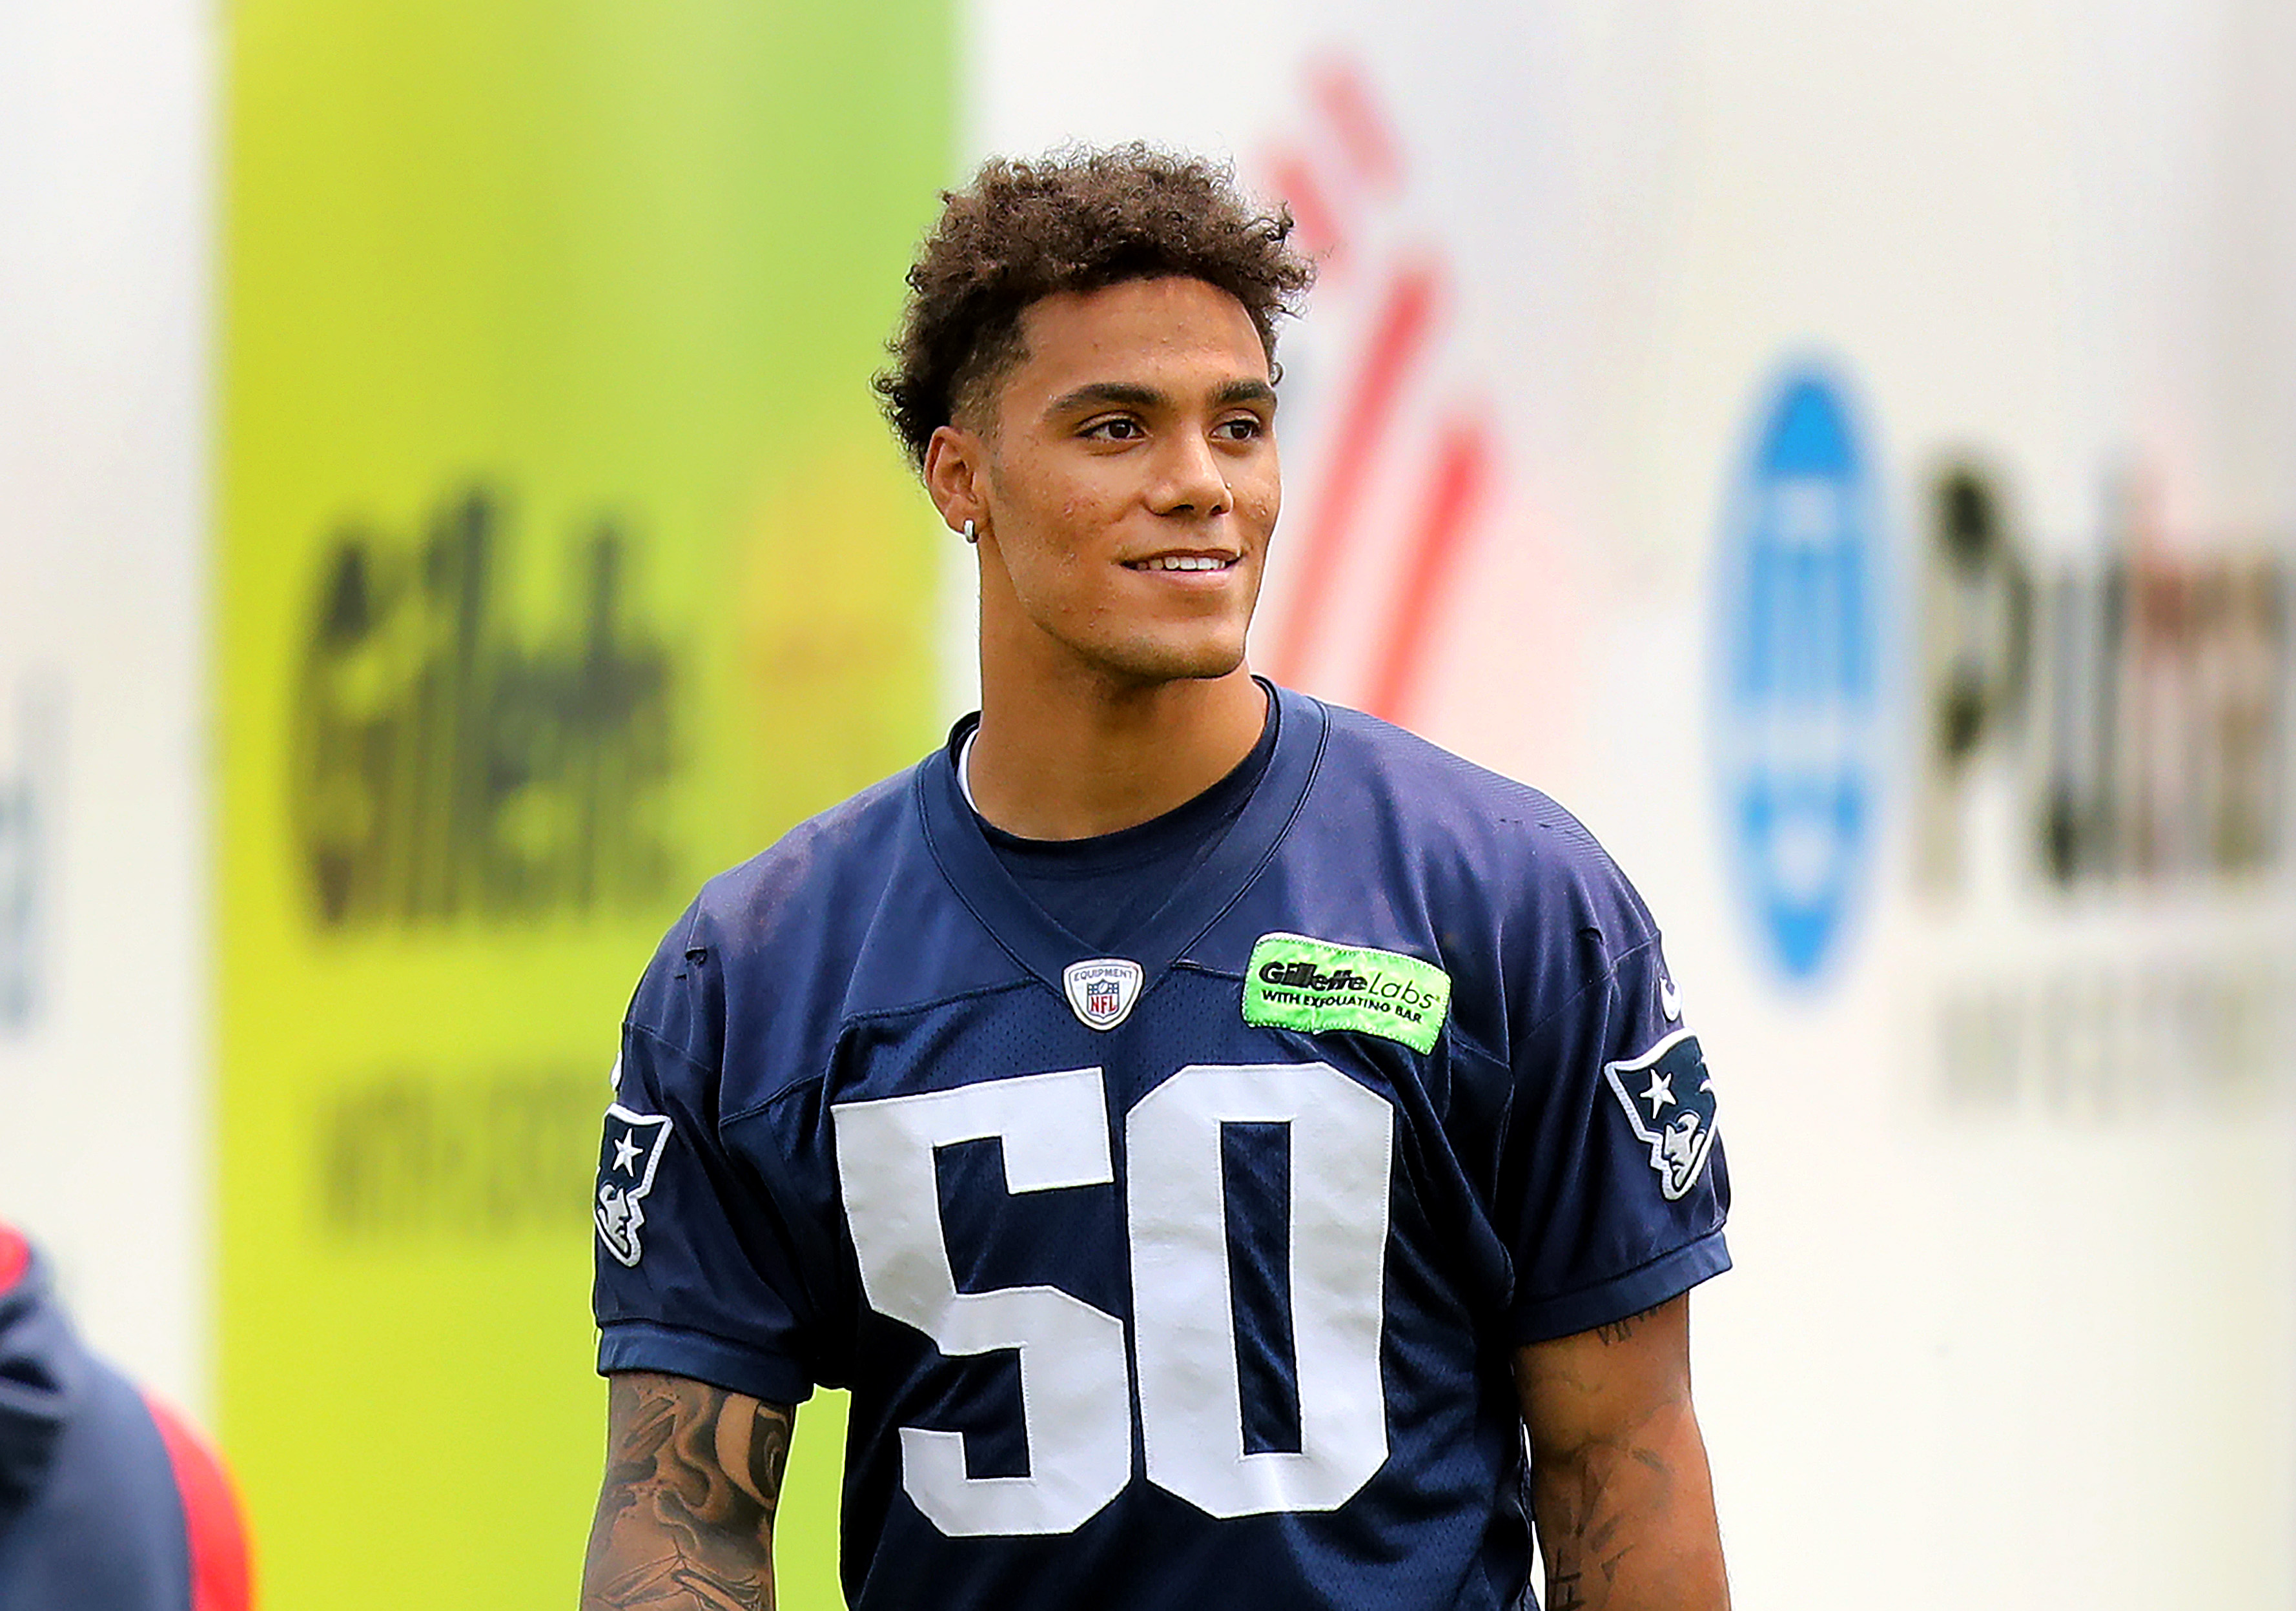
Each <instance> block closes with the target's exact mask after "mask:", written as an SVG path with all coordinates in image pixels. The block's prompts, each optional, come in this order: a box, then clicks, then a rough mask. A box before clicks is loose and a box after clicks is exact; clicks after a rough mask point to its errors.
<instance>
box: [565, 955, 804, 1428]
mask: <svg viewBox="0 0 2296 1611" xmlns="http://www.w3.org/2000/svg"><path fill="white" fill-rule="evenodd" d="M660 966H667V964H665V963H658V964H657V967H660ZM651 983H652V981H651V980H650V981H649V984H651ZM648 988H649V986H648V985H641V987H640V990H639V998H640V1001H641V1002H644V999H646V997H647V994H648ZM718 1087H719V1081H718V1077H717V1070H716V1069H715V1068H714V1067H712V1066H710V1065H709V1063H708V1062H706V1061H704V1060H702V1059H699V1058H697V1057H695V1056H693V1055H691V1054H690V1053H688V1052H686V1051H684V1050H681V1049H680V1048H677V1047H676V1046H674V1045H672V1044H671V1043H670V1042H669V1040H667V1039H665V1038H664V1037H663V1036H662V1035H660V1034H659V1033H657V1032H654V1031H652V1030H651V1029H649V1028H647V1027H645V1026H644V1024H642V1023H637V1022H635V1021H633V1022H632V1023H629V1024H627V1025H626V1026H625V1027H624V1030H623V1033H622V1051H621V1060H620V1063H619V1065H618V1067H617V1071H616V1074H615V1089H614V1098H613V1101H612V1104H611V1106H609V1107H608V1108H607V1110H606V1120H605V1125H604V1129H603V1136H602V1138H601V1140H600V1143H599V1150H598V1177H597V1185H596V1188H595V1189H594V1194H593V1202H592V1207H593V1209H594V1220H595V1221H596V1232H597V1234H596V1237H595V1238H594V1246H593V1252H594V1255H595V1259H596V1266H597V1274H596V1278H595V1281H594V1286H593V1288H592V1304H593V1308H594V1312H595V1314H596V1317H597V1321H598V1327H599V1344H598V1369H599V1370H600V1371H601V1372H603V1373H611V1372H614V1371H619V1370H658V1371H662V1372H665V1373H667V1374H669V1375H673V1376H684V1377H693V1378H694V1379H696V1380H699V1381H704V1382H709V1383H713V1384H715V1385H717V1386H720V1387H726V1388H729V1389H731V1390H733V1391H734V1392H737V1393H749V1394H750V1395H752V1396H754V1397H756V1398H758V1399H762V1400H765V1401H768V1402H772V1403H781V1404H789V1403H797V1402H799V1401H802V1400H804V1399H806V1398H808V1397H809V1396H810V1395H811V1394H812V1392H813V1387H814V1371H813V1369H812V1366H811V1363H810V1361H811V1360H813V1358H814V1350H813V1348H812V1346H811V1337H812V1333H813V1319H814V1318H813V1316H812V1315H811V1314H810V1313H809V1312H808V1311H809V1307H810V1306H809V1305H808V1303H807V1302H806V1301H805V1298H804V1293H805V1290H806V1289H805V1284H804V1282H803V1280H802V1278H801V1272H800V1270H799V1268H798V1259H797V1254H796V1253H795V1244H794V1242H793V1240H792V1238H791V1236H790V1235H789V1231H788V1227H787V1225H786V1224H785V1223H784V1221H783V1218H782V1216H781V1214H780V1213H779V1212H778V1211H777V1208H776V1204H775V1201H774V1199H773V1197H772V1196H771V1194H770V1192H769V1190H768V1189H767V1183H766V1179H765V1178H764V1175H763V1173H762V1172H761V1171H760V1170H759V1169H758V1167H756V1163H755V1160H752V1159H750V1158H747V1157H745V1156H743V1155H742V1154H741V1153H740V1152H738V1151H737V1150H735V1149H734V1148H732V1147H728V1146H727V1145H726V1138H725V1136H724V1133H723V1131H722V1130H721V1128H720V1123H719V1102H718V1096H719V1089H718ZM743 1139H744V1141H745V1143H749V1144H759V1143H763V1144H768V1145H769V1144H770V1138H769V1136H767V1135H766V1134H765V1133H764V1132H762V1131H761V1130H757V1131H753V1132H751V1133H750V1134H745V1136H744V1138H743Z"/></svg>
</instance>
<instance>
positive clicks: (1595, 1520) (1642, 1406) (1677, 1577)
mask: <svg viewBox="0 0 2296 1611" xmlns="http://www.w3.org/2000/svg"><path fill="white" fill-rule="evenodd" d="M1515 1382H1516V1387H1517V1390H1518V1391H1519V1393H1521V1401H1522V1411H1523V1423H1524V1425H1525V1426H1526V1427H1527V1428H1528V1429H1529V1433H1530V1447H1531V1467H1530V1482H1531V1505H1532V1509H1533V1512H1534V1520H1535V1522H1536V1524H1537V1526H1538V1544H1539V1550H1540V1552H1541V1553H1542V1554H1543V1555H1544V1556H1545V1557H1546V1606H1547V1607H1548V1611H1726V1607H1728V1605H1729V1595H1730V1591H1729V1587H1728V1584H1727V1582H1726V1579H1725V1577H1724V1575H1723V1569H1722V1547H1721V1540H1720V1537H1719V1536H1718V1528H1717V1527H1716V1525H1715V1517H1714V1494H1713V1486H1712V1483H1711V1480H1710V1475H1709V1473H1708V1470H1707V1464H1706V1445H1705V1441H1704V1440H1703V1439H1702V1437H1701V1436H1700V1434H1699V1431H1698V1418H1697V1415H1696V1413H1695V1412H1694V1411H1693V1410H1692V1408H1691V1403H1690V1360H1689V1327H1688V1310H1687V1307H1686V1305H1685V1302H1684V1300H1682V1299H1680V1298H1676V1299H1673V1300H1671V1301H1669V1303H1662V1304H1661V1305H1659V1306H1658V1307H1657V1308H1656V1309H1653V1310H1650V1311H1645V1312H1644V1313H1642V1314H1638V1315H1631V1316H1628V1318H1627V1319H1623V1320H1619V1321H1614V1322H1612V1323H1611V1324H1610V1325H1607V1326H1602V1327H1595V1329H1593V1330H1591V1331H1587V1332H1582V1333H1579V1335H1577V1336H1569V1337H1558V1338H1555V1339H1554V1340H1553V1341H1552V1342H1547V1343H1538V1344H1531V1345H1530V1346H1529V1347H1527V1348H1525V1349H1523V1350H1522V1351H1521V1352H1520V1353H1519V1354H1518V1355H1517V1356H1516V1359H1515Z"/></svg>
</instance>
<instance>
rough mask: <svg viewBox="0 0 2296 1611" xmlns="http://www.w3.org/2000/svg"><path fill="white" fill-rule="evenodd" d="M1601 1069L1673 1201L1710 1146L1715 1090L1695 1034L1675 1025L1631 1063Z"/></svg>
mask: <svg viewBox="0 0 2296 1611" xmlns="http://www.w3.org/2000/svg"><path fill="white" fill-rule="evenodd" d="M1603 1073H1604V1074H1606V1075H1608V1076H1609V1078H1610V1081H1611V1089H1612V1090H1613V1091H1615V1092H1617V1093H1618V1097H1619V1103H1620V1106H1622V1107H1624V1108H1625V1109H1626V1110H1627V1122H1628V1124H1630V1125H1632V1126H1633V1127H1634V1131H1635V1135H1636V1138H1637V1139H1639V1140H1642V1141H1644V1142H1646V1143H1648V1144H1649V1147H1650V1166H1651V1167H1652V1169H1654V1170H1656V1171H1658V1180H1659V1189H1660V1190H1661V1192H1663V1193H1665V1194H1666V1198H1667V1201H1669V1202H1673V1201H1674V1200H1676V1199H1677V1198H1678V1197H1680V1196H1682V1195H1683V1194H1684V1193H1685V1192H1687V1191H1688V1190H1689V1189H1690V1188H1692V1187H1693V1186H1694V1185H1695V1184H1697V1181H1698V1177H1699V1175H1700V1174H1702V1172H1704V1171H1705V1168H1706V1155H1707V1154H1708V1153H1710V1152H1711V1151H1713V1150H1714V1093H1713V1090H1712V1089H1710V1082H1709V1081H1708V1080H1707V1077H1706V1059H1705V1057H1704V1056H1703V1055H1702V1054H1701V1053H1700V1051H1699V1049H1698V1037H1697V1036H1695V1035H1693V1034H1692V1033H1691V1032H1689V1031H1688V1030H1686V1029H1678V1030H1677V1031H1675V1032H1674V1033H1672V1034H1670V1035H1669V1036H1667V1037H1666V1038H1665V1039H1664V1040H1661V1041H1660V1042H1659V1043H1658V1044H1657V1045H1656V1046H1653V1047H1652V1048H1650V1050H1648V1051H1646V1052H1644V1054H1643V1055H1642V1056H1639V1057H1636V1058H1635V1059H1634V1060H1633V1061H1632V1062H1630V1063H1611V1064H1605V1065H1604V1067H1603Z"/></svg>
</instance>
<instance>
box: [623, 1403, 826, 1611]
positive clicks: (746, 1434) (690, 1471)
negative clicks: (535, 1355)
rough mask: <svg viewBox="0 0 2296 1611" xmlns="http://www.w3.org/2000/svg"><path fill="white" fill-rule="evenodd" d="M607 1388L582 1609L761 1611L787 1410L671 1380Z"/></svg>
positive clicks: (769, 1577) (768, 1597) (784, 1460)
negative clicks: (601, 1473)
mask: <svg viewBox="0 0 2296 1611" xmlns="http://www.w3.org/2000/svg"><path fill="white" fill-rule="evenodd" d="M793 1413H794V1412H793V1411H792V1410H791V1409H790V1407H789V1406H787V1405H783V1404H764V1403H760V1402H758V1401H757V1400H756V1399H753V1398H749V1397H747V1396H745V1395H743V1394H742V1393H728V1392H727V1391H726V1390H725V1389H724V1388H722V1387H712V1386H709V1385H707V1384H705V1383H701V1382H695V1381H689V1380H687V1379H685V1377H669V1376H656V1375H653V1374H651V1373H647V1372H630V1373H627V1374H625V1375H619V1376H616V1377H611V1387H610V1388H609V1390H608V1398H607V1444H608V1446H607V1451H606V1482H605V1486H604V1488H603V1490H602V1491H601V1492H600V1493H599V1495H598V1514H597V1517H596V1519H595V1520H594V1522H593V1523H592V1524H591V1528H590V1551H589V1558H588V1560H587V1562H586V1566H585V1568H584V1571H583V1574H582V1607H583V1611H637V1608H639V1607H644V1608H645V1611H772V1607H773V1605H774V1574H773V1532H774V1513H775V1510H777V1509H778V1508H780V1504H781V1492H782V1473H783V1468H784V1467H786V1465H787V1464H788V1461H789V1441H790V1425H791V1417H792V1415H793Z"/></svg>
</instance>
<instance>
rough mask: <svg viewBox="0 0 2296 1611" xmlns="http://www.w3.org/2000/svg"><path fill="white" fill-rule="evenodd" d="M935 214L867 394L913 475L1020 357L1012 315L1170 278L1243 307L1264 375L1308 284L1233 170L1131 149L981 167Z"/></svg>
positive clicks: (1283, 225) (1286, 232)
mask: <svg viewBox="0 0 2296 1611" xmlns="http://www.w3.org/2000/svg"><path fill="white" fill-rule="evenodd" d="M941 201H942V203H943V206H942V210H941V215H940V222H939V224H937V225H936V226H934V227H933V230H932V232H931V234H928V235H927V236H926V237H925V239H924V242H923V244H922V246H921V247H920V248H919V249H918V252H917V260H916V262H915V263H914V265H913V266H912V267H910V269H909V275H908V283H909V300H908V305H907V307H906V309H905V310H904V312H903V314H902V317H901V327H900V330H899V332H898V333H897V334H896V335H895V337H894V338H893V340H892V341H890V342H889V343H887V349H888V350H889V351H890V353H891V355H892V359H893V362H892V364H891V366H890V367H889V368H887V369H886V370H884V371H883V372H882V373H881V374H878V375H877V376H876V377H875V380H874V382H873V384H874V386H875V388H876V390H877V394H878V399H879V401H880V404H881V407H883V409H884V412H885V417H886V419H887V420H888V421H889V422H890V423H891V425H892V427H893V433H894V434H895V435H896V436H898V437H899V438H900V440H901V444H902V446H903V448H905V449H906V451H907V453H908V456H909V461H910V463H911V464H914V465H915V466H917V467H918V468H920V469H922V467H923V464H924V459H925V448H926V445H927V444H928V443H929V442H931V440H932V433H933V432H934V431H935V430H937V429H938V428H939V427H940V426H942V425H945V424H947V423H949V422H950V421H951V420H953V419H955V417H956V415H957V414H958V413H959V412H960V411H963V410H965V409H968V408H970V407H973V406H976V405H978V404H979V403H980V401H981V400H982V399H983V396H984V394H985V392H986V390H987V389H988V387H989V386H990V385H991V384H993V382H995V381H996V380H997V379H998V378H999V377H1001V376H1002V375H1004V374H1006V373H1009V371H1010V370H1011V369H1012V367H1013V366H1014V365H1016V364H1017V363H1019V362H1020V361H1021V358H1023V357H1024V356H1025V353H1024V351H1023V349H1022V346H1021V315H1022V314H1023V313H1024V312H1025V311H1026V310H1027V308H1028V307H1029V304H1031V303H1032V302H1035V301H1037V300H1038V299H1040V298H1043V297H1047V296H1052V295H1055V294H1057V293H1059V292H1091V291H1098V290H1101V289H1103V287H1106V286H1110V285H1114V284H1121V283H1123V282H1125V281H1128V280H1144V279H1156V278H1160V277H1162V276H1164V275H1185V276H1186V277H1188V278H1191V279H1198V280H1202V281H1204V282H1205V283H1206V284H1211V285H1216V286H1218V288H1219V289H1220V290H1222V291H1225V292H1227V293H1228V294H1229V295H1230V296H1233V297H1234V298H1235V300H1237V301H1239V302H1241V303H1242V304H1243V310H1244V312H1245V313H1247V314H1249V315H1250V316H1251V323H1252V327H1253V328H1254V329H1256V330H1257V331H1258V332H1259V341H1260V345H1261V346H1262V347H1263V348H1265V349H1267V356H1268V361H1269V363H1270V365H1271V366H1272V365H1273V364H1274V362H1275V321H1276V320H1277V319H1278V318H1279V317H1281V316H1285V315H1288V314H1292V313H1295V312H1297V311H1298V304H1299V300H1300V298H1301V296H1303V295H1304V294H1305V293H1306V292H1307V290H1308V286H1309V285H1310V284H1313V283H1314V280H1315V277H1316V271H1315V267H1314V265H1313V264H1311V263H1310V262H1309V261H1308V259H1306V258H1305V257H1303V256H1302V255H1300V252H1299V251H1297V250H1295V249H1294V248H1293V247H1292V245H1291V244H1290V243H1289V242H1290V236H1291V234H1292V214H1291V210H1289V209H1288V208H1283V207H1278V208H1277V209H1276V210H1275V211H1274V212H1273V213H1267V212H1261V211H1259V210H1255V209H1254V208H1253V207H1252V206H1251V203H1250V202H1248V201H1246V200H1245V199H1244V198H1243V197H1242V195H1241V194H1240V193H1238V192H1237V189H1236V185H1235V176H1234V172H1233V170H1231V169H1229V168H1226V167H1222V166H1218V165H1216V164H1214V163H1211V162H1208V161H1205V160H1202V159H1201V158H1194V157H1182V156H1176V155H1173V154H1171V153H1169V152H1160V151H1157V150H1155V149H1154V148H1152V147H1151V146H1148V145H1145V144H1138V143H1135V144H1128V145H1119V146H1115V147H1112V148H1111V149H1108V150H1104V151H1095V150H1075V151H1063V152H1055V153H1054V154H1053V155H1051V156H1049V157H1046V158H1042V159H1037V160H1008V159H1005V158H1002V157H999V158H993V159H991V160H989V161H988V162H986V163H984V164H983V165H982V166H981V168H980V172H979V173H977V174H975V175H974V176H973V179H972V184H971V185H969V186H967V187H966V188H965V189H964V190H959V191H944V192H943V193H941Z"/></svg>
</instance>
